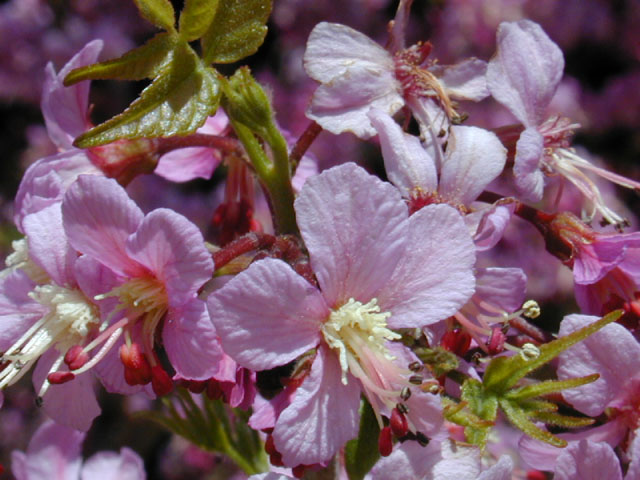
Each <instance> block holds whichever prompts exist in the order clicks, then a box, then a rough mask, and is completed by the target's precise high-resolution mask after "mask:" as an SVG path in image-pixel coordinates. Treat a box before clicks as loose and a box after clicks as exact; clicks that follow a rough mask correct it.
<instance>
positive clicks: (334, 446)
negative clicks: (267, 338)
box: [273, 347, 360, 467]
mask: <svg viewBox="0 0 640 480" xmlns="http://www.w3.org/2000/svg"><path fill="white" fill-rule="evenodd" d="M359 405H360V386H359V384H358V382H356V380H355V378H353V377H351V376H349V383H348V384H347V385H344V384H343V383H342V370H341V368H340V364H339V363H338V359H337V357H336V356H335V355H334V353H333V352H331V351H327V350H326V349H325V348H322V347H321V348H319V349H318V355H317V356H316V359H315V360H314V362H313V365H312V367H311V373H310V374H309V376H308V377H307V378H306V379H305V380H304V381H303V382H302V385H301V386H300V387H299V388H298V390H296V393H295V396H294V397H293V401H292V403H291V405H289V406H288V407H287V408H286V409H285V410H284V411H283V412H282V413H281V414H280V417H279V418H278V421H277V422H276V426H275V429H274V431H273V439H274V441H275V446H276V448H277V449H278V451H279V452H280V453H282V459H283V461H284V463H285V465H287V466H292V467H293V466H296V465H299V464H305V465H311V464H314V463H318V462H322V461H325V460H329V459H330V458H331V457H332V456H333V455H334V454H335V453H336V452H337V451H338V449H340V448H341V447H342V446H343V445H344V444H345V443H346V442H347V441H348V440H351V439H352V438H354V437H355V436H356V435H357V434H358V423H359V417H358V407H359Z"/></svg>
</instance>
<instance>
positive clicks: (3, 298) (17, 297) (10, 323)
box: [0, 270, 48, 351]
mask: <svg viewBox="0 0 640 480" xmlns="http://www.w3.org/2000/svg"><path fill="white" fill-rule="evenodd" d="M34 287H35V284H34V283H33V281H32V280H31V279H30V278H29V277H28V276H27V274H26V273H24V272H23V271H22V270H15V271H13V272H11V273H9V274H8V275H7V276H5V277H3V278H0V351H6V350H7V349H8V348H9V347H11V345H13V343H14V342H15V341H17V340H18V339H19V338H20V337H21V336H22V335H23V334H24V333H25V332H26V331H27V330H28V329H29V327H30V326H31V325H33V324H34V323H35V322H36V321H38V320H40V318H42V316H43V315H45V314H46V313H47V311H48V308H47V307H44V306H42V305H41V304H40V303H38V302H36V301H35V300H33V299H32V298H31V297H30V296H29V293H30V292H31V291H32V290H33V288H34Z"/></svg>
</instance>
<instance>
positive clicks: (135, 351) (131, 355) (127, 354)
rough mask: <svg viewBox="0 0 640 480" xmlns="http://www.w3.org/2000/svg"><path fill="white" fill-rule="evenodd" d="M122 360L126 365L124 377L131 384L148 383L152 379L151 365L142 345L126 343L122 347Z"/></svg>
mask: <svg viewBox="0 0 640 480" xmlns="http://www.w3.org/2000/svg"><path fill="white" fill-rule="evenodd" d="M120 360H121V361H122V364H123V365H124V379H125V381H126V382H127V383H128V384H129V385H146V384H147V383H149V382H150V381H151V365H149V360H147V357H145V356H144V355H143V353H142V350H141V349H140V345H139V344H137V343H132V344H131V346H130V347H129V346H127V344H126V343H125V344H124V345H122V347H120Z"/></svg>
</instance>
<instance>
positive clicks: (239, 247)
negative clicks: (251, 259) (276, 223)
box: [213, 232, 275, 270]
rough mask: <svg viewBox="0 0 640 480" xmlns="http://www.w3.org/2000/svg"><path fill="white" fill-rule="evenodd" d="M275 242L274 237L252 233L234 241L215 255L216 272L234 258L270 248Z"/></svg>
mask: <svg viewBox="0 0 640 480" xmlns="http://www.w3.org/2000/svg"><path fill="white" fill-rule="evenodd" d="M274 242H275V237H274V236H273V235H268V234H263V233H256V232H251V233H248V234H246V235H244V236H243V237H240V238H238V239H237V240H234V241H232V242H231V243H229V244H228V245H226V246H225V247H224V248H222V249H220V250H218V251H217V252H215V253H214V254H213V262H214V264H215V267H216V270H218V269H219V268H221V267H223V266H225V265H226V264H227V263H229V262H230V261H231V260H233V259H234V258H237V257H239V256H240V255H242V254H245V253H247V252H250V251H252V250H257V249H259V248H265V247H270V246H271V245H273V243H274Z"/></svg>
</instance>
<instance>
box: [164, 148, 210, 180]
mask: <svg viewBox="0 0 640 480" xmlns="http://www.w3.org/2000/svg"><path fill="white" fill-rule="evenodd" d="M220 161H221V158H220V154H218V153H217V152H216V151H215V150H214V149H212V148H205V147H190V148H181V149H179V150H175V151H173V152H169V153H167V154H165V155H163V156H162V157H160V160H159V161H158V166H157V167H156V169H155V170H154V171H153V173H155V174H156V175H160V176H161V177H162V178H165V179H167V180H169V181H171V182H188V181H190V180H193V179H195V178H204V179H209V178H211V175H212V174H213V171H214V170H215V169H216V167H217V166H218V165H220Z"/></svg>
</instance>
